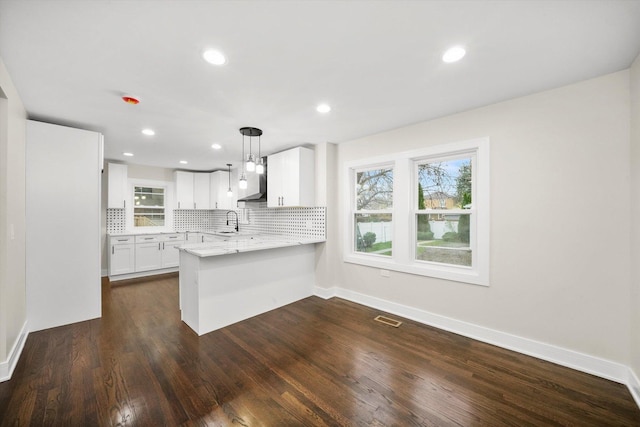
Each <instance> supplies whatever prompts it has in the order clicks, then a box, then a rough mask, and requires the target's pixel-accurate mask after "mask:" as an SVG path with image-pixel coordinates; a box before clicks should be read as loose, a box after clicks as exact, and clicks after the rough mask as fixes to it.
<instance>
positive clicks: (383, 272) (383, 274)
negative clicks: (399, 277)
mask: <svg viewBox="0 0 640 427" xmlns="http://www.w3.org/2000/svg"><path fill="white" fill-rule="evenodd" d="M380 275H381V276H382V277H389V270H380Z"/></svg>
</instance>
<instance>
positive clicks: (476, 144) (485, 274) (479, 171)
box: [341, 137, 490, 286]
mask: <svg viewBox="0 0 640 427" xmlns="http://www.w3.org/2000/svg"><path fill="white" fill-rule="evenodd" d="M462 155H464V156H471V157H472V158H473V159H474V160H473V161H474V166H473V179H474V181H475V182H476V185H475V188H474V199H473V209H472V210H471V212H470V213H471V214H472V216H471V218H472V221H473V224H474V226H473V227H472V230H471V242H472V244H471V248H472V251H473V255H472V256H473V267H467V266H456V265H449V264H440V263H427V262H420V261H416V260H415V250H414V248H413V247H412V245H411V244H410V241H413V239H415V229H414V227H413V226H412V225H411V224H413V223H414V218H415V213H416V212H417V211H416V210H415V207H412V206H413V202H414V199H413V196H411V195H412V194H414V193H416V190H417V188H414V187H416V184H415V182H414V181H415V180H414V178H413V177H412V176H413V175H415V174H414V173H413V172H412V171H415V162H416V161H422V160H428V159H430V158H443V157H456V156H462ZM389 166H391V167H392V168H393V171H394V172H393V173H394V180H393V181H394V182H393V190H394V195H393V210H392V215H393V230H394V231H393V254H392V255H391V256H380V255H375V254H365V253H362V252H356V251H355V248H354V242H355V239H354V219H353V215H354V214H356V213H359V212H360V211H356V210H355V209H354V206H353V203H354V200H355V195H354V191H355V187H354V185H352V184H353V182H354V177H355V175H354V174H355V173H356V172H358V171H361V170H368V169H372V168H373V169H375V168H380V167H389ZM489 170H490V153H489V138H488V137H483V138H476V139H472V140H467V141H460V142H454V143H448V144H438V145H434V146H430V147H426V148H421V149H418V150H412V151H405V152H400V153H390V154H388V155H385V156H377V157H371V158H367V159H358V160H353V161H348V162H345V163H344V165H343V167H342V172H341V173H342V175H341V182H342V185H341V187H342V188H341V189H342V198H343V201H344V206H345V207H346V209H344V224H345V228H346V230H345V234H344V236H345V237H344V238H343V242H342V245H343V261H344V262H348V263H353V264H360V265H366V266H369V267H375V268H383V269H387V270H394V271H401V272H404V273H409V274H416V275H421V276H429V277H437V278H440V279H446V280H452V281H456V282H462V283H471V284H474V285H482V286H489V266H490V262H489V255H490V243H489V238H490V232H489V227H490V212H489V210H490V198H489V191H490V182H489V181H490V172H489ZM435 212H437V213H441V211H437V210H436V211H434V213H435ZM405 219H406V221H405ZM409 236H414V237H409Z"/></svg>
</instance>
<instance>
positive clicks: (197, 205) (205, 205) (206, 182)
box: [193, 173, 211, 209]
mask: <svg viewBox="0 0 640 427" xmlns="http://www.w3.org/2000/svg"><path fill="white" fill-rule="evenodd" d="M210 175H211V174H210V173H194V174H193V208H194V209H211V201H210V199H211V194H210V193H211V184H210Z"/></svg>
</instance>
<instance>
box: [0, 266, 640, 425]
mask: <svg viewBox="0 0 640 427" xmlns="http://www.w3.org/2000/svg"><path fill="white" fill-rule="evenodd" d="M378 314H384V313H380V312H379V311H377V310H373V309H370V308H367V307H364V306H360V305H357V304H354V303H351V302H348V301H344V300H341V299H337V298H334V299H331V300H328V301H325V300H322V299H320V298H317V297H311V298H307V299H305V300H302V301H299V302H297V303H295V304H291V305H288V306H286V307H283V308H281V309H278V310H274V311H271V312H269V313H266V314H264V315H261V316H257V317H254V318H252V319H249V320H247V321H244V322H241V323H237V324H235V325H232V326H230V327H227V328H224V329H222V330H219V331H216V332H212V333H210V334H206V335H204V336H202V337H198V336H196V334H195V333H193V332H192V331H191V330H190V329H189V328H188V327H187V326H186V325H185V324H183V323H182V322H181V321H180V312H179V310H178V284H177V277H176V276H162V277H159V278H156V279H152V280H137V281H132V282H128V283H126V284H122V285H117V286H114V287H110V286H109V284H108V283H104V284H103V317H102V319H98V320H92V321H88V322H82V323H77V324H73V325H70V326H63V327H59V328H54V329H49V330H46V331H40V332H35V333H32V334H30V335H29V338H28V340H27V343H26V346H25V348H24V351H23V353H22V357H21V359H20V361H19V363H18V366H17V368H16V370H15V373H14V374H13V378H12V379H11V380H10V381H7V382H4V383H1V384H0V425H2V426H24V425H64V426H103V425H131V426H133V425H140V426H162V425H168V426H176V425H194V426H196V425H197V426H204V425H215V426H226V425H234V426H235V425H238V426H346V425H354V426H355V425H371V426H423V425H429V426H449V425H451V426H453V425H457V426H485V425H486V426H503V425H508V426H526V425H534V426H547V425H575V426H606V425H616V426H640V409H638V407H637V406H636V405H635V403H634V402H633V399H632V398H631V395H630V394H629V392H628V390H627V389H626V387H625V386H623V385H621V384H617V383H614V382H611V381H606V380H603V379H600V378H597V377H594V376H591V375H587V374H583V373H580V372H577V371H573V370H571V369H567V368H563V367H560V366H557V365H554V364H551V363H547V362H544V361H540V360H537V359H534V358H531V357H527V356H523V355H520V354H518V353H514V352H511V351H507V350H503V349H500V348H498V347H494V346H491V345H488V344H483V343H481V342H477V341H474V340H471V339H468V338H464V337H461V336H459V335H455V334H451V333H448V332H443V331H440V330H438V329H434V328H431V327H428V326H424V325H421V324H418V323H415V322H412V321H408V320H405V319H400V320H403V321H404V323H403V325H402V326H400V328H398V329H396V328H393V327H390V326H387V325H384V324H382V323H378V322H375V321H374V320H373V318H374V317H375V316H377V315H378ZM389 317H391V318H397V316H393V315H389Z"/></svg>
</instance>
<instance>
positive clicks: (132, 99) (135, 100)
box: [122, 95, 140, 105]
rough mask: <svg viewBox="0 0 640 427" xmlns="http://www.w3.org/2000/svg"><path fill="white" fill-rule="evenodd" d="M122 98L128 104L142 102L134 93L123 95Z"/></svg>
mask: <svg viewBox="0 0 640 427" xmlns="http://www.w3.org/2000/svg"><path fill="white" fill-rule="evenodd" d="M122 100H123V101H124V102H126V103H127V104H132V105H136V104H138V103H139V102H140V100H139V99H138V98H136V97H135V96H133V95H122Z"/></svg>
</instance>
